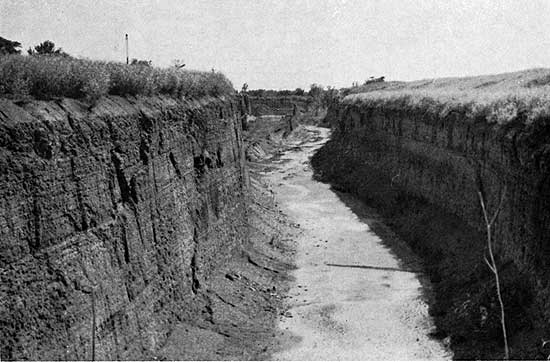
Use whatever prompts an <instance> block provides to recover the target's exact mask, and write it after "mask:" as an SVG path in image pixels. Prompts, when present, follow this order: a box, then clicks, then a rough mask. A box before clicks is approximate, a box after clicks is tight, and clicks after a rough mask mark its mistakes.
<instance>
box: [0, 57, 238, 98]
mask: <svg viewBox="0 0 550 362" xmlns="http://www.w3.org/2000/svg"><path fill="white" fill-rule="evenodd" d="M233 92H234V89H233V85H232V84H231V82H230V81H229V80H228V79H227V78H226V77H225V76H224V75H223V74H221V73H213V72H199V71H189V70H182V69H174V68H156V67H147V66H140V65H126V64H123V63H115V62H102V61H92V60H85V59H75V58H67V57H56V56H22V55H7V56H1V57H0V96H7V97H29V96H30V97H35V98H40V99H45V98H51V97H70V98H88V99H97V98H99V97H101V96H104V95H107V94H114V95H146V96H151V95H155V94H164V95H170V96H172V97H177V98H181V97H185V98H199V97H203V96H206V95H210V96H219V95H225V94H232V93H233Z"/></svg>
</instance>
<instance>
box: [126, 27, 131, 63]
mask: <svg viewBox="0 0 550 362" xmlns="http://www.w3.org/2000/svg"><path fill="white" fill-rule="evenodd" d="M126 64H130V58H129V56H128V34H126Z"/></svg>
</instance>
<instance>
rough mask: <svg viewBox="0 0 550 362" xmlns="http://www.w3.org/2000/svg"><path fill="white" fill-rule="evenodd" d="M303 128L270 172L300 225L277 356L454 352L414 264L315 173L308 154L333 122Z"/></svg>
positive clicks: (436, 355)
mask: <svg viewBox="0 0 550 362" xmlns="http://www.w3.org/2000/svg"><path fill="white" fill-rule="evenodd" d="M301 128H302V129H301V130H300V131H301V133H302V136H301V137H294V138H293V137H290V138H289V140H288V141H287V142H288V144H287V147H286V150H285V151H284V153H283V154H282V155H281V157H280V158H279V159H278V160H276V161H274V163H273V167H272V168H271V169H270V171H268V172H266V173H265V177H266V179H267V180H268V181H269V182H270V184H272V185H273V193H274V197H275V200H276V201H277V202H278V204H279V207H280V208H281V210H282V211H283V212H284V213H285V214H287V215H288V217H289V219H290V220H291V221H293V222H294V223H295V224H297V225H299V230H300V231H299V232H298V233H297V237H296V238H297V240H296V248H297V252H296V261H295V262H296V266H297V269H296V270H294V271H293V272H292V275H293V277H294V281H293V282H292V283H291V286H290V290H289V295H288V297H287V306H288V311H287V312H286V313H285V314H284V315H283V316H281V317H280V319H279V326H278V327H279V329H280V330H282V331H284V332H285V333H284V334H285V335H287V336H288V335H291V336H293V337H292V338H290V339H288V338H287V341H286V342H285V343H282V344H283V347H282V348H281V349H279V350H278V351H276V352H275V353H274V354H273V355H272V359H274V360H434V359H435V360H445V359H451V358H452V354H451V352H450V351H449V350H448V349H447V348H445V346H443V345H442V344H441V343H440V342H439V341H437V340H435V339H433V338H430V337H429V333H430V332H431V331H432V330H433V328H434V327H433V321H432V320H431V318H430V316H429V315H428V306H427V304H426V302H425V298H423V291H422V284H421V282H420V279H419V276H418V274H417V273H416V271H409V270H406V269H404V268H402V267H401V263H400V260H398V259H397V257H396V256H394V254H393V253H392V252H391V250H390V249H388V248H387V247H386V246H384V245H383V243H382V241H381V239H380V238H379V237H378V236H377V235H376V234H374V232H373V231H372V230H371V229H370V228H369V225H367V223H365V222H363V221H362V220H361V219H360V218H359V217H357V216H356V215H355V214H354V213H353V211H352V210H351V209H350V208H349V207H347V206H346V204H345V203H344V202H343V201H341V199H340V198H339V197H338V196H337V195H336V193H335V192H334V191H332V190H331V189H330V186H329V185H328V184H323V183H320V182H317V181H315V180H313V178H312V175H313V172H312V170H311V167H310V165H309V159H310V157H311V156H312V155H313V154H314V152H315V150H316V149H318V148H319V147H321V146H322V145H323V144H324V143H325V142H326V141H327V140H328V139H329V137H330V130H328V129H326V128H320V127H314V126H301ZM304 134H305V135H306V136H305V137H304ZM289 341H290V342H289Z"/></svg>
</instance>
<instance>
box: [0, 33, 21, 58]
mask: <svg viewBox="0 0 550 362" xmlns="http://www.w3.org/2000/svg"><path fill="white" fill-rule="evenodd" d="M17 48H21V43H20V42H18V41H13V40H8V39H6V38H2V37H1V36H0V55H6V54H20V53H21V50H20V49H17Z"/></svg>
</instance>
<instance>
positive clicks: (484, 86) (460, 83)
mask: <svg viewBox="0 0 550 362" xmlns="http://www.w3.org/2000/svg"><path fill="white" fill-rule="evenodd" d="M350 93H352V94H351V95H349V96H347V97H346V98H345V102H348V103H360V104H362V105H365V106H369V107H383V108H386V109H400V110H404V111H413V112H424V113H431V114H432V115H435V116H439V117H445V116H447V115H448V114H449V113H451V112H458V113H460V114H461V115H463V116H465V117H466V118H470V119H476V120H477V119H483V120H485V121H488V122H497V123H499V124H505V123H508V122H511V121H513V120H517V119H520V120H521V121H523V122H526V123H529V122H532V121H533V120H534V119H537V118H540V117H550V69H530V70H526V71H521V72H514V73H503V74H496V75H485V76H478V77H463V78H439V79H426V80H419V81H413V82H383V83H373V84H367V85H364V86H360V87H355V88H352V89H350Z"/></svg>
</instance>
